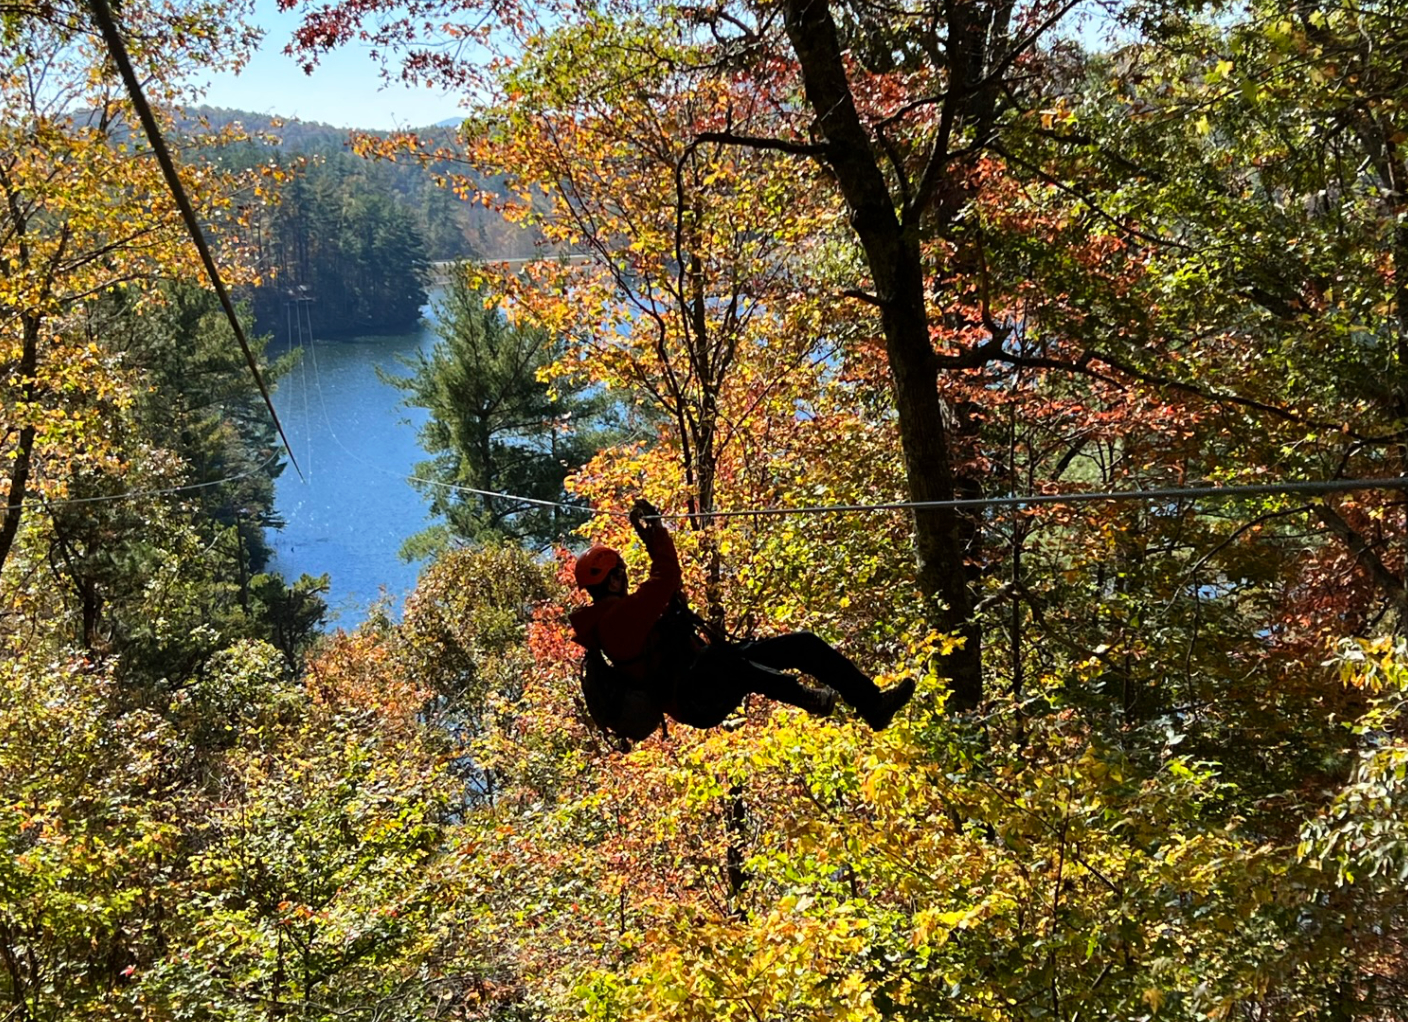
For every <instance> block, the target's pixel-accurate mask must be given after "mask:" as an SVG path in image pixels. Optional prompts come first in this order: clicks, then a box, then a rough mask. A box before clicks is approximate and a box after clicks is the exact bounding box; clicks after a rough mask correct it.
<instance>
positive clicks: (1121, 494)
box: [406, 476, 1408, 520]
mask: <svg viewBox="0 0 1408 1022" xmlns="http://www.w3.org/2000/svg"><path fill="white" fill-rule="evenodd" d="M406 478H407V479H409V480H412V481H414V482H418V483H425V484H428V485H432V486H440V487H444V488H445V489H450V490H455V491H458V492H463V493H473V494H477V495H478V496H482V497H496V498H499V499H501V500H512V501H520V502H522V503H525V504H536V505H540V506H544V507H560V508H566V509H568V510H571V511H576V512H578V513H579V514H595V515H609V516H612V517H617V518H624V517H626V515H627V513H626V512H624V511H599V510H593V509H592V508H586V507H582V506H581V505H580V504H567V503H563V502H561V501H552V500H539V499H538V498H535V497H520V496H517V495H516V494H512V493H501V492H498V491H496V490H481V489H477V488H475V487H473V486H459V485H456V484H453V483H442V482H438V481H436V480H433V479H422V478H420V477H419V476H406ZM1354 490H1408V476H1394V477H1389V478H1384V479H1312V480H1301V481H1292V482H1277V483H1247V484H1239V485H1232V486H1218V485H1214V484H1209V485H1206V486H1181V487H1180V486H1175V487H1164V488H1160V489H1152V490H1102V491H1095V492H1076V493H1034V494H1028V495H1026V496H1006V497H971V498H963V499H958V500H903V501H889V502H886V503H880V504H817V505H810V506H803V507H765V508H748V509H743V510H734V511H694V512H680V513H678V514H662V515H661V516H660V517H661V518H662V519H674V520H683V519H695V518H760V517H763V516H765V515H766V516H772V515H820V514H843V513H859V512H870V511H918V510H928V509H935V510H936V509H939V508H954V509H959V508H963V509H978V508H985V507H1024V506H1026V505H1032V504H1089V503H1095V502H1099V501H1131V500H1138V501H1151V502H1152V501H1160V500H1192V499H1198V498H1225V499H1231V498H1233V497H1258V496H1276V495H1278V494H1292V493H1348V492H1351V491H1354Z"/></svg>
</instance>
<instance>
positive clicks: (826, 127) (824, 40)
mask: <svg viewBox="0 0 1408 1022" xmlns="http://www.w3.org/2000/svg"><path fill="white" fill-rule="evenodd" d="M783 10H784V16H785V19H786V27H787V35H788V38H789V39H790V40H791V42H792V47H793V49H794V50H795V52H796V54H797V59H798V61H799V63H800V65H801V68H802V76H803V81H804V84H805V88H806V95H807V102H808V104H809V105H810V106H811V108H812V110H813V111H815V112H816V129H817V131H818V133H819V134H820V135H821V145H822V148H823V150H824V153H823V155H822V156H821V159H822V160H823V161H824V162H825V163H826V164H827V165H828V166H829V167H830V168H831V170H832V171H833V173H834V174H835V176H836V181H837V184H838V185H839V187H840V189H841V192H842V194H843V195H844V196H845V199H846V202H847V204H848V206H849V207H850V211H851V224H852V226H853V227H854V228H855V231H856V234H857V235H858V236H859V238H860V242H861V245H862V247H863V248H864V250H865V255H866V260H867V262H868V264H869V267H870V273H871V277H872V278H873V281H874V286H875V298H876V301H877V302H878V304H879V307H880V317H881V326H882V329H883V331H884V335H885V344H886V352H887V355H888V358H889V365H890V373H891V377H892V380H893V386H894V395H895V408H896V411H897V412H898V416H899V425H900V440H901V443H902V445H903V449H904V459H905V471H906V474H907V476H908V482H909V492H910V497H911V498H912V499H913V500H915V501H944V500H952V499H954V495H955V488H954V479H953V469H952V444H951V441H950V437H949V435H948V430H947V428H946V426H945V414H944V412H945V410H944V407H943V400H942V398H941V397H940V395H939V392H938V386H937V381H936V376H935V373H936V364H935V359H934V349H933V345H932V343H931V342H930V340H929V320H928V315H927V312H926V309H925V302H924V272H923V264H922V261H921V258H920V249H919V237H918V232H917V230H916V229H915V228H914V227H913V226H907V225H905V224H903V223H902V222H901V220H900V217H899V214H897V212H896V210H895V203H894V200H893V198H892V196H891V194H890V190H889V187H888V186H887V184H886V182H885V178H884V175H883V174H882V173H881V171H880V165H879V161H878V160H877V157H876V153H875V150H874V147H873V146H872V144H871V140H870V137H869V135H868V134H867V132H866V130H865V128H864V126H863V125H862V124H861V121H860V116H859V114H858V113H857V111H856V107H855V103H854V101H853V99H852V96H851V91H850V85H849V83H848V81H847V78H846V70H845V65H844V63H843V62H842V58H841V49H840V44H839V41H838V37H837V31H836V24H835V22H834V20H833V19H832V17H831V11H830V9H829V7H828V5H827V3H826V2H825V0H784V5H783ZM971 533H972V528H971V525H970V524H969V523H967V522H966V521H965V520H964V519H963V516H962V515H960V514H959V512H957V511H954V510H952V509H947V508H940V509H932V510H920V511H916V512H915V515H914V536H915V546H916V548H917V551H916V552H917V556H918V561H919V570H918V579H919V587H920V590H921V591H922V592H923V594H924V596H925V597H926V598H927V599H929V600H931V601H941V602H942V607H938V608H936V609H935V610H934V612H933V613H934V619H935V622H936V624H937V625H938V626H939V627H940V628H942V629H944V630H945V631H951V632H957V633H958V634H959V635H961V636H962V637H963V640H964V642H963V646H962V647H961V648H960V649H958V650H956V651H955V652H954V653H952V654H950V655H949V656H948V657H947V658H945V660H944V663H943V664H942V666H941V669H942V670H943V671H944V672H945V673H946V674H947V675H948V676H949V678H950V679H951V683H952V688H953V700H954V705H955V706H956V707H957V708H959V709H970V708H972V707H974V706H976V705H977V704H978V702H979V701H980V700H981V699H982V694H983V679H982V645H981V635H980V634H979V631H978V629H977V625H976V622H975V621H974V620H973V598H972V594H971V592H970V589H969V586H968V578H967V574H968V573H967V570H966V567H965V560H966V554H967V551H966V541H965V540H966V537H967V536H969V535H971Z"/></svg>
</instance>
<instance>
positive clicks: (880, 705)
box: [742, 632, 914, 731]
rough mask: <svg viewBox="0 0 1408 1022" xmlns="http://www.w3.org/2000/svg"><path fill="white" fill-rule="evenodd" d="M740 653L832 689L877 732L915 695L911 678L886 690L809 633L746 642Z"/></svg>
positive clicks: (828, 645) (847, 658) (837, 651)
mask: <svg viewBox="0 0 1408 1022" xmlns="http://www.w3.org/2000/svg"><path fill="white" fill-rule="evenodd" d="M742 653H743V655H744V656H745V657H747V658H748V659H749V660H752V661H753V662H755V663H759V664H763V665H764V666H766V667H771V668H773V669H775V670H779V671H801V672H802V673H803V674H809V675H811V676H812V677H813V678H815V679H816V680H817V681H819V682H821V683H822V684H823V685H826V686H828V687H830V688H833V689H835V690H836V691H837V692H838V693H840V696H841V698H842V699H844V700H845V701H846V702H847V703H849V704H850V705H851V706H853V707H855V708H856V710H857V711H859V713H860V715H861V717H862V718H863V719H864V720H865V722H866V723H868V724H869V725H870V726H871V727H873V728H875V729H876V730H877V731H878V730H881V729H883V728H885V727H887V726H889V723H890V719H891V718H892V717H893V716H894V715H895V712H896V711H897V710H898V709H899V708H900V707H902V706H903V705H904V704H905V703H907V702H909V698H910V696H912V695H913V694H914V681H913V679H906V680H905V681H902V682H901V683H900V684H898V685H896V686H895V687H894V688H892V689H890V690H889V691H887V692H881V691H880V689H879V687H878V686H877V685H876V684H875V682H874V681H872V680H871V679H870V677H869V675H867V674H866V673H865V672H864V671H862V670H861V669H860V668H859V667H857V666H856V665H855V664H854V663H852V662H851V660H850V658H849V657H847V656H846V655H845V654H844V653H842V652H841V651H840V650H838V649H836V648H835V647H834V646H832V645H831V644H830V643H828V642H827V641H826V640H824V639H822V638H821V637H820V636H817V635H813V634H812V633H811V632H793V633H792V634H790V635H778V636H775V637H773V638H770V639H760V640H758V641H757V642H751V643H748V644H746V645H745V646H744V647H743V649H742Z"/></svg>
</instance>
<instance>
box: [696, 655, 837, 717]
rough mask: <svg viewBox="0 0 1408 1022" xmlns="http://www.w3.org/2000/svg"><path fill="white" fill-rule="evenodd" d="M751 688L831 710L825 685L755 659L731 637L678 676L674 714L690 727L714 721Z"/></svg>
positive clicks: (807, 706)
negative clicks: (807, 682) (815, 685)
mask: <svg viewBox="0 0 1408 1022" xmlns="http://www.w3.org/2000/svg"><path fill="white" fill-rule="evenodd" d="M750 692H755V693H757V694H758V695H761V696H765V697H766V698H768V699H774V700H776V701H777V702H780V703H787V704H788V705H789V706H796V707H798V708H800V709H803V710H806V711H807V712H808V713H815V714H819V715H822V716H825V715H826V714H828V713H830V712H831V708H832V706H833V704H834V702H835V696H833V695H832V694H831V693H830V692H829V691H828V690H825V689H815V688H812V687H811V686H810V685H804V684H802V683H801V682H800V681H798V680H797V679H796V678H794V677H793V676H792V675H790V674H784V673H782V672H781V671H778V670H774V669H772V668H770V667H768V666H765V665H763V664H760V663H756V662H754V661H753V660H751V659H749V658H747V657H745V656H744V655H743V653H742V652H741V650H740V648H739V647H738V646H735V645H733V644H732V643H714V644H712V645H710V646H709V648H708V649H706V650H704V651H703V652H702V653H700V654H699V656H698V657H696V658H695V661H694V664H693V666H692V667H691V668H690V669H689V670H688V672H686V673H685V675H684V676H683V678H682V680H681V684H680V686H679V690H678V697H677V700H676V702H677V703H678V706H679V709H680V715H679V718H678V719H679V720H680V722H681V723H683V724H689V725H691V726H692V727H714V726H715V725H717V724H719V723H721V722H722V721H723V720H724V719H725V718H727V717H728V715H729V714H731V713H733V712H734V711H735V710H736V709H737V708H738V704H739V702H740V701H741V700H742V699H743V697H744V696H745V695H747V694H748V693H750Z"/></svg>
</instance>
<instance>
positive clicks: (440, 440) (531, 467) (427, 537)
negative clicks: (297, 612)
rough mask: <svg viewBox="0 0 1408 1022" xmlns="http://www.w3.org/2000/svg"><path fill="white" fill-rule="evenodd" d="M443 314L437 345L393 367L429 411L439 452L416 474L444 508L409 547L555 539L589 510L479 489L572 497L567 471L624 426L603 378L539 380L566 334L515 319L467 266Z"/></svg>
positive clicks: (410, 551) (414, 400)
mask: <svg viewBox="0 0 1408 1022" xmlns="http://www.w3.org/2000/svg"><path fill="white" fill-rule="evenodd" d="M436 318H437V320H438V326H437V328H436V333H437V334H438V335H439V340H438V341H437V342H436V344H435V347H434V348H433V349H432V350H431V351H430V353H429V354H423V353H422V354H418V355H416V356H415V357H414V358H412V359H407V360H406V364H407V365H408V366H409V368H411V369H412V370H414V375H412V376H410V377H397V376H390V375H388V376H387V377H386V379H387V381H388V382H389V383H391V384H393V385H394V386H396V387H399V388H401V389H402V390H404V391H405V392H406V393H407V395H408V396H407V398H406V404H408V405H411V406H413V407H417V408H424V409H426V410H427V411H429V412H430V415H431V418H430V421H429V422H427V423H426V425H425V426H424V427H422V428H421V431H420V443H421V446H422V447H423V448H424V449H425V450H426V451H427V452H428V453H429V454H431V455H432V458H431V460H429V461H425V462H421V463H420V464H419V465H418V466H417V479H416V481H415V485H416V486H417V488H418V489H419V490H420V491H421V492H422V493H423V494H425V495H426V497H427V498H428V500H429V501H430V510H431V512H432V513H433V514H436V515H442V516H444V518H445V523H444V525H440V526H435V527H432V528H431V529H427V530H425V531H424V532H421V533H419V534H418V535H416V536H413V537H412V538H411V539H410V540H408V541H407V543H406V546H405V550H404V553H405V555H406V556H408V557H420V556H424V555H426V554H428V553H432V552H434V551H436V550H439V549H442V548H443V547H445V546H446V545H447V544H448V543H449V542H450V541H451V540H463V541H466V542H471V543H482V542H485V541H489V540H493V539H514V540H520V541H525V542H528V543H532V544H535V545H541V546H546V545H548V544H549V543H551V542H553V541H554V540H557V539H559V538H560V537H562V536H563V535H564V534H565V533H566V532H568V531H569V530H570V529H572V528H574V527H576V526H578V525H580V524H581V523H582V522H583V521H585V519H586V512H585V511H584V512H582V513H580V514H579V513H576V512H574V511H572V510H570V509H563V508H560V507H548V506H544V505H541V504H534V503H529V502H528V501H525V500H521V499H512V498H506V497H497V496H489V495H487V494H486V493H476V492H471V491H475V490H479V491H492V492H494V493H507V494H514V495H515V496H517V497H523V498H529V499H530V500H536V501H554V502H564V503H571V502H572V501H571V500H570V498H569V497H568V496H567V494H566V492H565V491H564V489H563V480H564V479H566V477H567V476H568V475H569V474H570V473H572V472H574V471H576V470H577V469H578V468H580V467H581V466H582V465H584V464H585V463H586V462H587V460H588V459H590V458H591V456H592V455H593V454H594V453H595V452H596V451H597V450H599V449H600V448H601V447H602V446H604V445H605V444H606V443H607V441H608V438H609V437H610V436H611V435H612V434H613V433H614V431H615V427H614V424H613V421H614V416H613V414H612V407H611V404H610V402H609V399H608V397H607V395H606V394H604V393H602V392H601V391H600V390H599V389H597V390H594V391H590V392H589V391H588V390H587V389H586V388H584V387H582V386H580V385H579V386H575V387H574V386H572V385H571V384H568V383H566V382H565V381H558V382H557V383H556V384H555V385H554V386H551V387H550V386H549V385H548V384H547V383H545V382H543V381H542V380H540V379H539V371H540V370H542V369H543V368H545V367H546V366H548V365H550V364H551V363H552V362H554V361H555V360H556V359H558V358H559V357H560V355H561V350H562V343H563V342H562V339H561V338H559V337H555V336H553V335H552V334H550V333H549V332H548V331H547V330H544V329H542V328H541V327H532V326H522V325H517V324H513V323H510V322H509V321H508V320H507V318H506V317H505V316H504V314H503V311H502V310H501V309H500V308H499V305H498V303H497V302H496V301H494V299H493V298H492V297H491V296H490V295H488V294H486V293H485V292H484V291H483V290H481V289H479V288H478V287H476V286H475V285H474V284H472V283H470V282H469V281H468V280H467V279H466V277H465V276H459V277H457V278H455V279H453V280H451V282H450V284H449V285H448V287H447V288H446V291H445V295H444V298H443V300H442V302H441V303H440V304H439V306H438V315H437V317H436ZM457 487H463V489H457Z"/></svg>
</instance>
